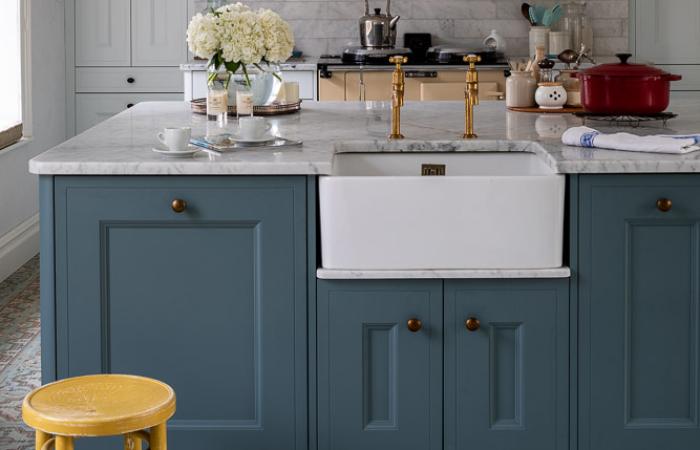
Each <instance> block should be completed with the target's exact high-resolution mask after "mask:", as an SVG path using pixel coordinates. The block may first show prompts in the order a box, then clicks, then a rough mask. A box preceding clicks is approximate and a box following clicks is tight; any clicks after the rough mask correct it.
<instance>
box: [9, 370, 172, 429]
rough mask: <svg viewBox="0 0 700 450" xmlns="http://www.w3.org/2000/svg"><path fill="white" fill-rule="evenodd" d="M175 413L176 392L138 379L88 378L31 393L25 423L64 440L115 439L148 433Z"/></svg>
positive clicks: (26, 401)
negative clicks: (102, 437)
mask: <svg viewBox="0 0 700 450" xmlns="http://www.w3.org/2000/svg"><path fill="white" fill-rule="evenodd" d="M174 413H175V392H174V391H173V389H172V388H171V387H170V386H168V385H167V384H165V383H162V382H160V381H158V380H153V379H151V378H145V377H139V376H133V375H87V376H82V377H76V378H68V379H65V380H61V381H57V382H55V383H51V384H47V385H46V386H42V387H40V388H38V389H35V390H34V391H32V392H31V393H29V394H28V395H27V396H26V397H25V399H24V403H23V404H22V418H23V419H24V421H25V423H26V424H27V425H29V426H30V427H32V428H35V429H38V430H41V431H43V432H45V433H49V434H53V435H63V436H111V435H119V434H126V433H131V432H134V431H138V430H144V429H147V428H151V427H154V426H156V425H159V424H162V423H164V422H166V421H167V420H168V419H169V418H170V417H172V415H173V414H174Z"/></svg>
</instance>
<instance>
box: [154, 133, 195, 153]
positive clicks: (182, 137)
mask: <svg viewBox="0 0 700 450" xmlns="http://www.w3.org/2000/svg"><path fill="white" fill-rule="evenodd" d="M190 136H192V129H191V128H189V127H177V128H166V129H164V130H163V131H161V132H160V133H158V134H157V135H156V137H157V138H158V140H159V141H160V142H161V144H163V145H165V147H167V149H168V150H169V151H171V152H177V151H182V150H186V149H187V145H188V143H189V141H190Z"/></svg>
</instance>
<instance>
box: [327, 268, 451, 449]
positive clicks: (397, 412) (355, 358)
mask: <svg viewBox="0 0 700 450" xmlns="http://www.w3.org/2000/svg"><path fill="white" fill-rule="evenodd" d="M411 319H416V320H420V321H421V322H420V325H421V327H420V329H419V330H416V328H415V326H416V324H417V323H416V322H412V325H413V326H414V331H411V330H410V329H409V327H408V321H409V320H411ZM441 396H442V282H441V281H435V280H431V281H416V280H402V281H364V280H352V281H325V280H319V282H318V422H319V426H318V435H319V440H318V442H319V443H318V448H319V450H320V449H324V450H325V449H334V450H359V449H362V450H390V449H403V450H441V449H442V401H441V400H442V399H441Z"/></svg>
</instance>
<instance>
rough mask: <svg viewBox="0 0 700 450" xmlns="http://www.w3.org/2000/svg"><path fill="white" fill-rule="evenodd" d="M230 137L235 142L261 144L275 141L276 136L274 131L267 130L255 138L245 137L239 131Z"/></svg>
mask: <svg viewBox="0 0 700 450" xmlns="http://www.w3.org/2000/svg"><path fill="white" fill-rule="evenodd" d="M230 139H231V140H232V141H235V142H240V143H241V144H260V143H262V142H270V141H274V140H275V139H276V138H275V136H273V135H272V133H270V132H267V133H265V134H264V135H262V136H261V137H259V138H255V139H243V138H242V137H241V136H240V135H239V134H238V133H233V134H232V135H231V137H230Z"/></svg>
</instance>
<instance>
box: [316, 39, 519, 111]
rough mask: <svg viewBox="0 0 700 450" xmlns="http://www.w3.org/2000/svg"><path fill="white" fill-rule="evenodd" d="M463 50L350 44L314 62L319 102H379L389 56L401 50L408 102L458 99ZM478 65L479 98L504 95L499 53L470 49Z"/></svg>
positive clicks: (387, 84)
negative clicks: (417, 52) (422, 51)
mask: <svg viewBox="0 0 700 450" xmlns="http://www.w3.org/2000/svg"><path fill="white" fill-rule="evenodd" d="M466 53H471V52H468V51H466V50H464V49H456V48H448V47H433V48H431V49H429V50H428V52H427V53H426V56H425V57H421V58H417V57H415V56H414V55H412V53H411V51H410V50H408V49H405V48H394V49H381V50H378V49H365V48H362V47H355V48H353V47H351V48H348V49H346V50H345V51H344V52H343V55H342V56H332V55H323V56H321V58H320V59H319V61H318V98H319V100H320V101H357V100H360V101H381V100H390V99H391V74H392V71H393V70H394V67H393V65H391V64H389V61H388V59H389V56H392V55H395V54H404V55H406V56H407V57H408V58H409V62H408V64H406V65H405V66H404V71H405V77H406V85H405V99H406V100H409V101H440V100H445V101H447V100H463V99H464V87H465V78H466V70H467V66H466V64H465V63H464V62H463V61H462V56H464V54H466ZM474 53H477V54H479V55H480V56H481V57H482V63H481V64H480V65H479V98H480V99H481V100H503V99H504V98H505V86H506V71H507V70H508V64H507V62H506V60H505V58H504V57H503V55H502V54H499V53H495V52H483V51H482V52H474Z"/></svg>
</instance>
